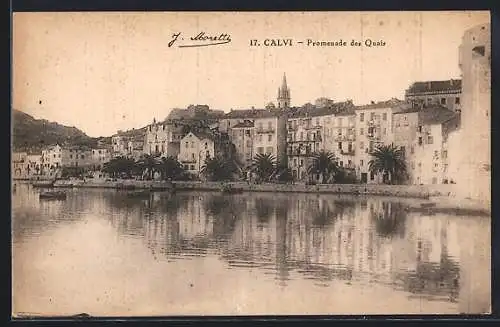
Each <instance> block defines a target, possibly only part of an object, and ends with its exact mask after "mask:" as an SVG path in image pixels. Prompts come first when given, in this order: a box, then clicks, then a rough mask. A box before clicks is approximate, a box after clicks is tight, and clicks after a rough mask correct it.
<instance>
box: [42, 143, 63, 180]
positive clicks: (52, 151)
mask: <svg viewBox="0 0 500 327" xmlns="http://www.w3.org/2000/svg"><path fill="white" fill-rule="evenodd" d="M62 152H63V148H62V147H61V146H60V145H59V144H56V145H51V146H49V147H47V148H45V149H43V150H42V170H43V172H44V173H47V172H49V171H53V170H55V169H57V168H59V167H61V166H62Z"/></svg>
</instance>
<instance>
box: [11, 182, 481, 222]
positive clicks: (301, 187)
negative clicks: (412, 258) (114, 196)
mask: <svg viewBox="0 0 500 327" xmlns="http://www.w3.org/2000/svg"><path fill="white" fill-rule="evenodd" d="M15 181H19V182H33V180H29V179H14V182H15ZM43 181H44V180H42V179H40V182H43ZM45 181H47V180H45ZM222 185H231V186H232V187H233V188H234V189H237V190H238V191H240V192H251V193H254V192H267V193H282V194H286V193H306V194H332V195H334V194H336V195H353V196H360V197H365V196H377V197H394V198H410V199H417V200H420V201H419V202H420V203H418V204H413V205H409V206H408V211H410V212H422V213H428V214H435V213H444V214H453V215H465V216H491V207H490V206H489V205H488V204H485V203H479V202H478V201H474V200H471V199H462V198H459V197H456V196H455V192H454V191H453V187H454V186H453V185H452V184H443V185H385V184H318V185H305V184H274V183H264V184H249V183H246V182H199V181H174V182H166V181H142V180H117V181H106V180H95V179H89V180H86V181H83V180H57V181H56V182H54V184H53V185H52V186H43V185H42V186H40V187H53V188H101V189H125V190H134V189H135V190H147V189H149V190H152V191H165V190H170V189H172V188H175V190H176V191H220V190H221V187H222Z"/></svg>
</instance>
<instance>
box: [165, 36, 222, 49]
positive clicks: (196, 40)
mask: <svg viewBox="0 0 500 327" xmlns="http://www.w3.org/2000/svg"><path fill="white" fill-rule="evenodd" d="M181 34H182V33H180V32H179V33H174V34H172V39H171V40H170V42H168V47H169V48H170V47H172V46H173V45H174V44H175V43H176V42H177V40H179V41H183V40H184V38H183V37H182V36H181ZM188 40H189V41H190V42H189V43H187V44H180V45H178V47H179V48H195V47H207V46H212V45H221V44H227V43H229V42H231V35H229V34H227V33H222V34H219V35H207V34H206V33H205V32H200V33H198V34H197V35H196V36H192V37H190V38H189V39H188Z"/></svg>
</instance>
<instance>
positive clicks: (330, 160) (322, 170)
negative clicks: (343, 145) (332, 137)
mask: <svg viewBox="0 0 500 327" xmlns="http://www.w3.org/2000/svg"><path fill="white" fill-rule="evenodd" d="M339 170H340V169H339V166H338V164H337V159H336V158H335V156H334V155H333V154H332V153H330V152H326V151H321V152H319V153H318V154H316V155H315V156H314V157H313V161H312V163H311V165H310V166H309V168H308V173H309V174H310V175H311V174H319V175H321V183H322V184H324V183H326V182H327V181H328V180H329V179H330V178H331V177H334V176H335V175H336V174H337V173H338V172H339Z"/></svg>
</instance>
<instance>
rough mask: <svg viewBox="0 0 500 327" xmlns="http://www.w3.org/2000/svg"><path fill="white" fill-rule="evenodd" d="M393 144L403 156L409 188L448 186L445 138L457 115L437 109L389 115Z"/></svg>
mask: <svg viewBox="0 0 500 327" xmlns="http://www.w3.org/2000/svg"><path fill="white" fill-rule="evenodd" d="M393 124H394V125H393V131H394V144H395V145H397V146H401V147H402V149H403V151H404V153H405V160H406V168H407V172H408V175H409V176H408V177H409V181H408V182H409V183H410V184H442V183H450V182H451V181H452V180H453V176H452V175H450V171H449V162H450V157H449V155H448V146H447V141H448V135H449V134H450V133H451V132H453V131H455V130H457V129H458V128H459V125H460V115H459V113H457V112H455V111H451V110H449V109H448V108H446V107H444V106H441V105H436V104H435V105H425V107H423V108H417V107H414V106H410V107H408V108H403V109H401V110H400V111H398V112H395V113H394V114H393Z"/></svg>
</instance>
